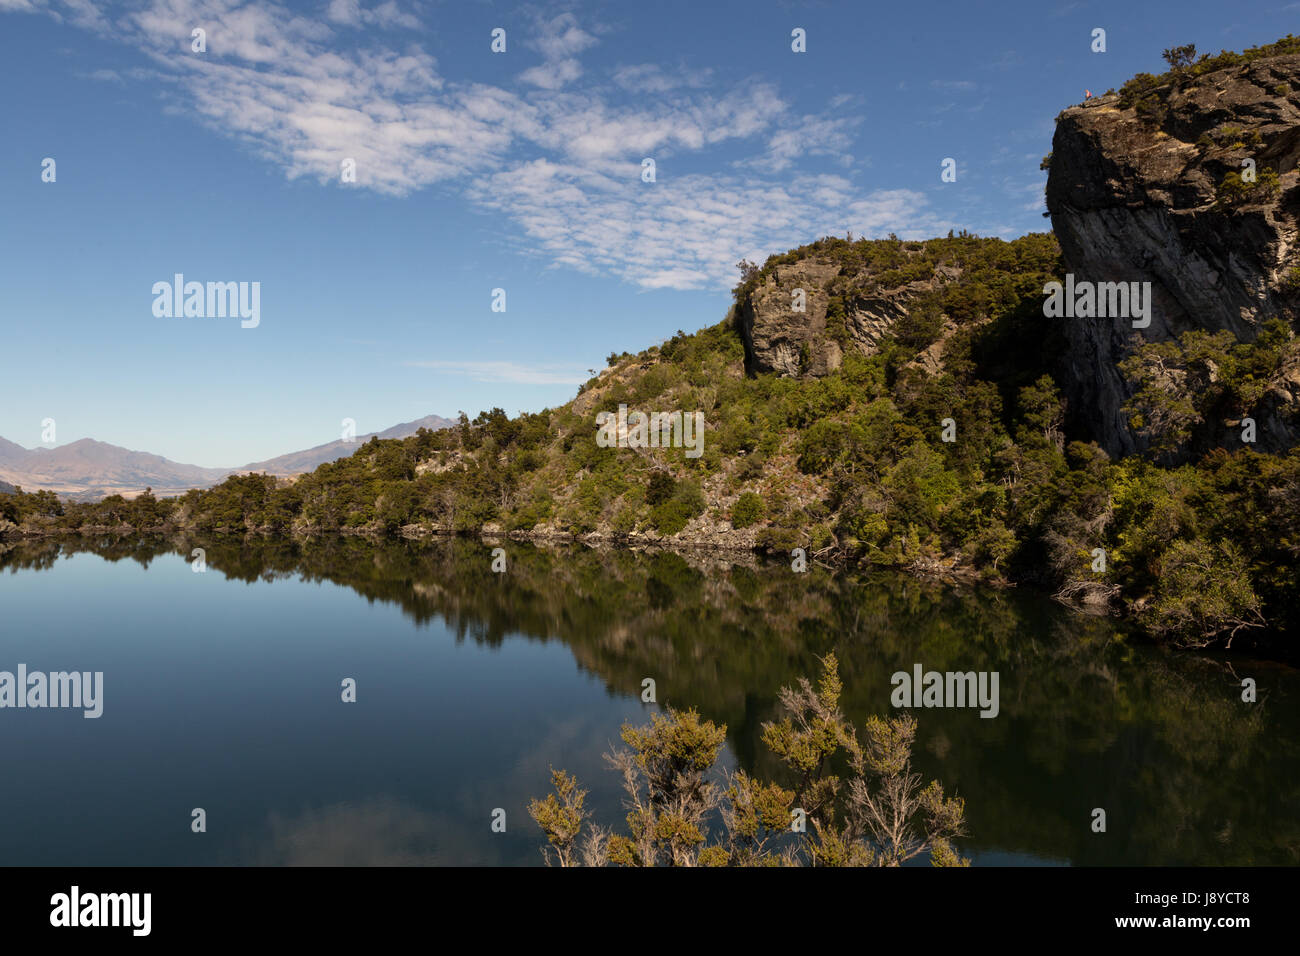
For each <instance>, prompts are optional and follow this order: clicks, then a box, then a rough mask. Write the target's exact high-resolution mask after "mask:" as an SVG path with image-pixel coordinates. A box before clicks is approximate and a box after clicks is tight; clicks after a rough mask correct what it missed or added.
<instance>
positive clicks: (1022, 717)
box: [0, 537, 1300, 864]
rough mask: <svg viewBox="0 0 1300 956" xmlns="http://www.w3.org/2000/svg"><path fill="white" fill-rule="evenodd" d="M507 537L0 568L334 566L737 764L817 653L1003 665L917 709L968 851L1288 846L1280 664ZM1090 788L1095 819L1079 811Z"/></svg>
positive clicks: (138, 548) (1289, 783)
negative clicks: (721, 738)
mask: <svg viewBox="0 0 1300 956" xmlns="http://www.w3.org/2000/svg"><path fill="white" fill-rule="evenodd" d="M505 546H506V549H507V553H508V562H509V563H508V570H507V572H506V573H504V574H494V573H492V572H491V570H490V567H491V561H492V557H491V547H492V545H491V544H488V543H485V542H480V541H470V540H450V541H448V540H443V541H437V542H432V543H428V542H408V541H391V540H385V541H374V540H371V539H364V538H352V537H348V538H330V539H320V540H310V539H309V540H302V541H297V540H288V539H275V538H272V539H260V538H251V539H236V538H211V539H203V540H188V539H187V540H183V541H182V540H175V541H162V540H157V539H152V540H151V539H130V540H126V539H105V540H103V541H99V542H96V541H84V540H81V539H76V540H69V541H54V540H43V541H31V542H22V543H18V544H11V545H6V546H4V548H3V550H0V569H4V568H10V569H16V568H32V569H47V568H49V567H51V566H52V565H53V563H54V561H56V560H57V558H58V557H59V556H60V555H66V554H70V553H74V552H77V551H91V552H94V553H95V554H98V555H100V556H101V557H103V558H105V559H107V560H114V561H116V560H122V559H124V558H129V559H131V560H134V561H137V562H139V563H140V564H141V565H142V566H145V567H148V566H149V564H150V562H151V561H153V560H154V559H155V558H158V557H160V556H162V555H167V554H176V555H180V556H182V557H184V558H185V560H189V555H190V552H191V550H192V548H194V547H203V548H204V549H205V550H206V552H207V564H208V567H209V569H210V571H211V572H217V573H221V574H224V575H226V576H227V577H230V578H236V579H239V580H244V581H255V580H273V579H276V578H285V577H294V578H301V579H304V580H308V581H329V582H332V583H335V584H340V585H345V586H347V587H349V588H351V589H353V590H354V591H356V592H357V593H358V594H360V595H362V596H364V597H366V598H367V599H368V600H371V601H384V602H392V603H395V604H397V605H399V606H400V607H401V608H402V610H403V612H404V613H405V614H406V615H407V616H409V617H410V618H412V619H413V620H414V621H416V622H417V623H418V624H420V625H425V624H428V623H430V622H433V621H434V620H436V619H441V620H442V621H444V622H445V624H446V626H447V628H448V629H449V630H450V631H451V632H452V633H454V634H455V635H456V637H457V639H458V640H464V639H465V638H469V639H472V640H474V641H475V642H478V643H481V644H486V645H490V646H497V645H500V644H502V643H503V642H504V641H505V639H506V638H508V637H513V636H522V637H526V638H528V639H532V640H543V641H546V640H552V639H554V640H560V641H563V642H564V643H565V644H566V645H567V646H568V648H569V649H570V650H571V652H572V653H573V655H574V657H575V659H576V660H577V662H578V663H579V665H580V666H581V667H582V668H584V669H586V670H588V671H590V672H592V673H594V674H596V675H598V676H599V677H600V679H601V680H602V681H603V682H604V684H605V685H606V687H607V688H608V689H609V690H610V692H611V693H619V694H626V695H639V694H640V690H641V681H642V679H643V678H646V677H652V678H654V680H655V682H656V685H657V691H658V700H659V702H660V703H661V704H669V705H673V706H678V707H686V706H693V707H696V708H698V709H699V710H700V711H701V713H703V714H704V715H705V716H707V717H709V718H710V719H712V720H715V721H718V722H722V723H725V724H726V725H727V727H728V742H729V745H730V747H731V749H732V750H733V752H734V753H735V754H736V756H737V758H738V759H739V761H740V763H741V764H742V765H743V766H745V767H747V768H749V769H754V770H757V771H758V772H760V773H762V774H764V775H767V776H772V777H779V774H780V770H779V768H778V767H777V766H776V765H775V763H774V762H773V761H772V760H771V758H770V756H769V755H768V754H767V753H766V750H765V748H764V747H763V746H762V744H761V741H760V733H761V724H762V722H763V721H765V720H768V719H771V718H772V717H773V716H774V714H775V708H774V705H775V697H776V692H777V690H778V688H779V687H781V686H782V685H783V684H789V683H792V682H794V681H795V680H796V679H797V678H798V677H800V676H803V675H813V674H815V673H817V670H818V666H817V656H818V655H820V654H824V653H825V652H827V651H829V650H832V649H834V650H835V651H836V653H837V655H838V656H839V659H840V668H841V674H842V676H843V678H844V686H845V693H844V698H843V703H844V707H845V710H846V712H847V713H848V715H849V716H850V717H851V718H852V719H853V720H854V721H856V722H859V723H860V722H861V721H862V720H863V719H865V717H866V716H867V715H869V714H873V713H883V712H885V711H886V710H888V709H889V692H890V689H891V687H890V681H889V678H890V675H891V674H892V673H894V672H895V671H899V670H909V671H910V670H911V668H912V667H913V665H914V664H916V663H921V664H922V665H923V666H924V667H925V669H927V670H940V671H945V670H961V671H968V670H974V671H994V670H996V671H998V672H999V674H1000V675H1001V680H1000V684H1001V700H1000V713H999V716H998V717H997V718H995V719H991V720H988V719H981V718H980V717H979V715H978V712H977V711H976V710H975V709H970V710H963V711H957V710H921V711H918V712H916V716H917V717H918V719H919V721H920V730H919V733H918V754H917V756H918V765H919V769H920V770H921V772H923V773H924V774H926V775H927V776H933V777H937V778H939V779H941V780H942V781H943V782H944V784H945V786H946V787H947V788H949V790H950V791H954V790H955V792H957V793H958V794H959V795H961V796H963V797H965V798H966V800H967V818H968V821H969V824H970V830H971V834H972V836H971V839H970V840H968V841H967V845H968V846H969V848H970V849H971V850H976V851H979V850H1002V851H1011V852H1032V853H1035V854H1037V855H1039V856H1042V855H1045V854H1046V855H1056V856H1059V857H1060V858H1068V859H1070V860H1072V861H1074V862H1076V863H1085V864H1086V863H1107V862H1121V861H1128V862H1131V861H1135V860H1136V861H1141V862H1144V863H1147V864H1161V863H1170V864H1172V863H1183V862H1222V863H1238V864H1247V863H1264V862H1270V863H1300V825H1297V821H1298V820H1300V783H1298V782H1297V781H1298V780H1300V772H1298V771H1300V749H1298V748H1297V745H1296V743H1295V741H1296V739H1297V733H1296V731H1297V729H1298V726H1297V725H1298V724H1300V711H1298V709H1297V704H1296V696H1297V695H1298V694H1300V680H1297V675H1296V673H1295V672H1294V671H1291V670H1289V669H1287V668H1284V667H1281V666H1279V665H1273V664H1265V663H1261V662H1245V661H1237V662H1235V663H1234V662H1229V661H1227V660H1224V659H1214V658H1210V657H1206V656H1193V655H1188V654H1176V653H1172V652H1164V651H1160V650H1158V649H1155V648H1152V647H1148V646H1145V645H1140V644H1139V645H1135V644H1133V643H1131V642H1127V641H1126V640H1124V639H1123V637H1122V635H1121V634H1120V633H1119V631H1118V630H1117V628H1116V625H1115V623H1114V622H1113V621H1109V620H1105V619H1098V618H1090V617H1085V616H1082V615H1078V614H1075V613H1073V612H1070V611H1067V610H1065V609H1062V608H1059V607H1057V606H1056V605H1054V604H1052V603H1051V602H1048V601H1045V600H1041V599H1038V598H1036V597H1033V596H1023V595H1018V594H1016V593H1014V592H1006V591H994V590H983V589H977V590H954V589H952V588H949V587H946V586H941V585H938V584H931V583H925V582H921V581H918V580H916V579H915V578H912V577H908V576H904V575H878V576H870V577H853V576H848V575H831V574H829V573H827V572H825V571H824V570H821V569H816V568H814V569H813V570H811V571H809V572H808V573H807V574H795V573H793V572H792V571H791V570H790V568H789V565H788V564H785V563H779V562H763V561H759V560H757V559H755V558H752V557H750V556H747V555H743V556H732V555H728V556H725V557H719V556H718V555H716V554H709V553H698V554H689V555H686V556H682V555H679V554H675V553H671V552H658V553H653V554H650V553H638V552H633V551H627V550H593V549H589V548H585V547H582V546H566V547H557V548H540V547H536V546H532V545H527V544H518V543H513V542H511V543H507V544H506V545H505ZM1234 668H1235V671H1234ZM1242 676H1252V677H1254V678H1255V679H1256V680H1257V681H1258V682H1259V686H1260V699H1259V702H1258V703H1256V704H1253V705H1252V704H1245V703H1243V702H1242V701H1241V686H1240V680H1241V677H1242ZM610 730H611V734H610V736H611V738H613V737H614V736H615V733H616V728H611V729H610ZM546 783H547V781H545V780H540V779H539V781H538V785H537V786H538V793H541V792H542V791H543V790H545V787H546ZM1094 807H1103V808H1104V809H1105V810H1106V813H1107V817H1108V825H1109V831H1108V832H1107V833H1106V834H1094V833H1092V832H1091V830H1090V828H1089V823H1090V820H1091V811H1092V809H1093V808H1094Z"/></svg>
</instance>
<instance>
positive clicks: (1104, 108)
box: [1047, 55, 1300, 454]
mask: <svg viewBox="0 0 1300 956" xmlns="http://www.w3.org/2000/svg"><path fill="white" fill-rule="evenodd" d="M1151 79H1152V80H1153V81H1154V78H1151ZM1134 87H1136V88H1134ZM1297 160H1300V55H1289V56H1275V57H1268V58H1263V59H1256V60H1254V61H1251V62H1248V63H1246V64H1244V65H1241V66H1236V67H1231V68H1228V69H1221V70H1217V71H1214V72H1208V73H1204V74H1202V75H1199V76H1193V75H1188V74H1186V73H1184V74H1182V75H1181V76H1180V75H1179V74H1178V73H1177V72H1175V73H1173V74H1171V75H1170V76H1168V77H1165V78H1161V80H1160V81H1159V82H1152V83H1149V84H1147V85H1146V87H1145V88H1142V86H1141V85H1140V84H1130V85H1129V87H1128V88H1126V90H1125V91H1123V93H1122V95H1121V94H1109V95H1107V96H1104V97H1101V98H1099V99H1096V100H1093V101H1090V102H1089V103H1087V104H1085V105H1083V106H1078V107H1074V108H1071V109H1068V110H1066V111H1065V112H1064V113H1062V114H1061V115H1060V117H1059V118H1058V121H1057V127H1056V135H1055V138H1054V139H1053V142H1052V157H1051V170H1050V174H1049V177H1048V183H1047V205H1048V209H1049V211H1050V213H1051V216H1052V226H1053V228H1054V230H1055V232H1056V236H1057V239H1058V240H1059V242H1060V244H1061V250H1062V254H1063V257H1064V260H1065V265H1066V270H1067V271H1068V272H1070V273H1072V274H1073V275H1074V278H1075V281H1076V282H1078V281H1091V282H1117V281H1126V282H1134V281H1136V282H1150V283H1151V286H1150V288H1151V298H1152V308H1151V324H1150V326H1149V327H1147V328H1144V329H1134V328H1133V326H1132V322H1131V321H1130V320H1128V319H1127V318H1117V317H1111V318H1064V319H1059V320H1055V321H1061V322H1064V323H1066V327H1065V331H1066V335H1067V338H1068V341H1069V349H1068V351H1067V353H1066V354H1065V355H1064V356H1063V357H1062V358H1063V366H1064V367H1063V373H1064V378H1065V381H1064V383H1063V384H1064V385H1065V386H1066V389H1067V393H1068V396H1069V399H1070V402H1071V405H1072V407H1073V409H1074V411H1075V413H1076V414H1078V415H1082V418H1083V420H1084V423H1085V424H1086V425H1087V426H1088V427H1089V428H1090V430H1091V431H1092V432H1093V433H1094V435H1095V437H1096V438H1097V440H1098V441H1099V443H1100V444H1101V445H1102V446H1103V447H1104V448H1106V450H1107V451H1108V452H1110V453H1111V454H1126V453H1130V452H1134V451H1138V450H1140V449H1141V446H1142V441H1141V439H1140V438H1139V437H1138V436H1136V435H1135V434H1134V433H1133V432H1132V430H1131V429H1130V427H1129V424H1128V421H1127V416H1126V414H1125V413H1124V412H1123V411H1122V406H1123V405H1124V403H1125V401H1126V400H1127V399H1128V398H1129V397H1130V391H1129V388H1128V386H1127V384H1126V383H1125V381H1124V380H1123V378H1122V376H1121V375H1120V372H1119V370H1118V365H1119V363H1120V362H1121V361H1122V360H1123V359H1124V358H1125V357H1126V356H1127V355H1129V354H1131V353H1132V351H1133V350H1134V349H1135V348H1137V347H1139V346H1140V345H1141V344H1143V343H1145V342H1159V341H1163V340H1166V339H1170V338H1175V337H1177V336H1178V335H1180V334H1182V333H1183V332H1185V331H1187V330H1189V329H1201V330H1206V331H1211V332H1212V331H1218V330H1228V331H1231V332H1232V333H1233V334H1234V335H1235V336H1236V337H1237V338H1238V339H1239V340H1240V341H1244V342H1250V341H1253V340H1254V339H1255V337H1256V335H1257V334H1258V333H1259V331H1260V329H1261V326H1262V325H1263V323H1264V322H1266V321H1267V320H1268V319H1270V318H1273V317H1280V318H1283V319H1285V320H1288V321H1293V320H1294V318H1295V316H1296V313H1297V305H1300V300H1298V297H1297V291H1298V290H1300V283H1298V282H1297V277H1300V271H1297V272H1295V273H1293V272H1292V270H1293V269H1295V268H1296V267H1297V266H1300V257H1297V255H1296V243H1297V213H1298V212H1300V184H1298V183H1297V180H1298V178H1300V176H1298V174H1297V171H1296V165H1297ZM1251 162H1253V164H1254V171H1255V175H1254V182H1253V183H1252V182H1250V181H1249V180H1250V178H1251V177H1249V176H1248V175H1243V172H1244V171H1245V170H1247V169H1249V167H1250V164H1251ZM1273 174H1276V178H1274V176H1273ZM1237 177H1241V179H1237ZM1234 180H1236V181H1235V182H1234ZM1242 180H1244V181H1242ZM1225 183H1226V184H1225ZM1298 401H1300V375H1297V370H1296V369H1295V368H1290V369H1285V368H1284V369H1283V370H1282V372H1281V373H1279V375H1278V377H1277V380H1276V381H1273V382H1271V383H1270V389H1269V391H1268V393H1267V395H1266V396H1265V399H1264V400H1263V401H1262V402H1261V403H1260V405H1259V407H1258V408H1256V409H1254V410H1253V411H1254V412H1255V414H1256V417H1257V421H1258V439H1257V447H1259V448H1260V449H1262V450H1271V451H1276V450H1280V449H1283V448H1287V447H1291V446H1293V445H1295V444H1296V443H1297V440H1300V418H1297V416H1296V415H1295V414H1294V411H1295V409H1296V408H1297V402H1298ZM1225 426H1226V423H1206V427H1207V428H1218V429H1223V430H1225V431H1226V427H1225ZM1224 443H1228V442H1227V440H1226V437H1225V440H1224Z"/></svg>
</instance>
